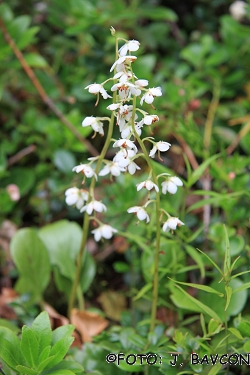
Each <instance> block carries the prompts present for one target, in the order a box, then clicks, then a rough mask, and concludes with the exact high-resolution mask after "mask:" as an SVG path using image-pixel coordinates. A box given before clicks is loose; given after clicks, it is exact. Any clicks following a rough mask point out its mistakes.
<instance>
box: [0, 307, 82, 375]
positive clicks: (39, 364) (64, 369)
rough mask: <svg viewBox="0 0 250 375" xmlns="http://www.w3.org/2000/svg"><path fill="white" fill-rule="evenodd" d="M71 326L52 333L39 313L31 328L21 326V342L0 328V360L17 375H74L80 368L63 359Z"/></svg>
mask: <svg viewBox="0 0 250 375" xmlns="http://www.w3.org/2000/svg"><path fill="white" fill-rule="evenodd" d="M73 330H74V327H73V326H72V325H68V326H63V327H60V328H57V329H56V330H54V331H53V332H52V330H51V326H50V320H49V316H48V313H46V312H42V313H41V314H39V315H38V316H37V318H36V319H35V320H34V322H33V324H32V326H31V327H27V326H23V328H22V334H21V339H20V340H19V338H18V337H17V336H16V334H15V333H14V332H12V331H11V330H9V329H7V328H0V358H1V360H2V361H3V362H4V364H5V365H7V366H8V367H9V368H10V369H12V370H14V371H15V372H16V373H17V374H23V373H25V374H27V375H42V374H44V375H45V374H50V375H55V374H59V373H60V374H65V375H73V374H76V373H79V372H82V367H81V366H80V365H76V364H72V362H70V361H67V360H65V359H63V358H64V357H65V355H66V353H67V351H68V349H69V347H70V345H71V344H72V342H73V341H74V338H73V337H72V336H71V334H72V332H73Z"/></svg>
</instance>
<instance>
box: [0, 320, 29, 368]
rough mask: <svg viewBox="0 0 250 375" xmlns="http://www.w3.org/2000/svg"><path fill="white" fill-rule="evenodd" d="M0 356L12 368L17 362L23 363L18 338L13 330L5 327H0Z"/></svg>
mask: <svg viewBox="0 0 250 375" xmlns="http://www.w3.org/2000/svg"><path fill="white" fill-rule="evenodd" d="M13 356H14V357H13ZM0 357H1V358H2V359H3V360H4V361H5V362H6V363H7V365H8V366H10V367H12V368H15V366H16V365H18V364H25V362H24V359H23V357H22V354H21V349H20V340H19V339H18V337H17V335H16V333H15V332H13V331H12V330H10V329H8V328H5V327H1V328H0Z"/></svg>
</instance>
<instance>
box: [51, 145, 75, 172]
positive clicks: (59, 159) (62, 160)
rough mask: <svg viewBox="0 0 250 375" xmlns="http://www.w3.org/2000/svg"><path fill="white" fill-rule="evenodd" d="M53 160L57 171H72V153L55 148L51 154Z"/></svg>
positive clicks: (73, 159)
mask: <svg viewBox="0 0 250 375" xmlns="http://www.w3.org/2000/svg"><path fill="white" fill-rule="evenodd" d="M53 161H54V164H55V166H56V167H57V168H58V169H59V171H61V172H63V173H72V168H73V167H74V166H75V165H76V158H75V156H74V154H72V152H69V151H66V150H56V151H55V152H54V155H53Z"/></svg>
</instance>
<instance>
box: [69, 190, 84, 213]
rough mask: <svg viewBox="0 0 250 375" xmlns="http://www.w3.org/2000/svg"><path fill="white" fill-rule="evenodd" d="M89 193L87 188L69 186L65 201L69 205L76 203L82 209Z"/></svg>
mask: <svg viewBox="0 0 250 375" xmlns="http://www.w3.org/2000/svg"><path fill="white" fill-rule="evenodd" d="M88 196H89V193H88V192H87V191H86V190H83V189H78V188H77V187H72V188H69V189H67V190H66V191H65V201H66V203H67V205H68V206H73V205H74V204H75V205H76V208H78V210H80V209H81V208H82V206H83V205H84V202H85V201H87V200H88Z"/></svg>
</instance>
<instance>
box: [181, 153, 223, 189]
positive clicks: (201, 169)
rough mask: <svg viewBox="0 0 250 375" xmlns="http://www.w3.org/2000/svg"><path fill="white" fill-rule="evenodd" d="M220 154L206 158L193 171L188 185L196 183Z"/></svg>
mask: <svg viewBox="0 0 250 375" xmlns="http://www.w3.org/2000/svg"><path fill="white" fill-rule="evenodd" d="M219 156H220V154H217V155H212V156H210V158H208V159H206V160H205V161H204V162H203V163H202V164H201V165H199V167H198V168H197V169H196V170H195V171H193V173H192V175H191V177H190V179H189V180H188V181H187V183H186V186H187V187H188V188H190V187H191V186H192V185H193V184H195V182H196V181H198V180H199V178H200V177H201V176H202V174H203V173H204V172H205V170H206V168H207V167H208V166H209V165H210V164H211V163H212V162H213V161H214V160H215V159H218V157H219Z"/></svg>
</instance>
